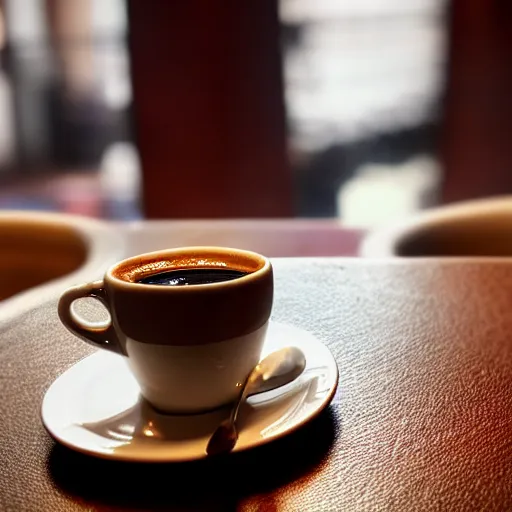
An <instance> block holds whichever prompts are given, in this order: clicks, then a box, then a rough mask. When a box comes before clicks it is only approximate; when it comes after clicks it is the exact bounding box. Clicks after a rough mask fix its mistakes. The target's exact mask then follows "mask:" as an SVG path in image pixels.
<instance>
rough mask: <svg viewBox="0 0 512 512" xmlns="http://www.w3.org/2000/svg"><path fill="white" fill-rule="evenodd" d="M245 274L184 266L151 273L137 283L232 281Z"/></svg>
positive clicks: (176, 284) (177, 283)
mask: <svg viewBox="0 0 512 512" xmlns="http://www.w3.org/2000/svg"><path fill="white" fill-rule="evenodd" d="M247 274H248V272H241V271H240V270H232V269H229V268H184V269H179V270H167V271H165V272H159V273H158V274H151V275H150V276H146V277H143V278H142V279H139V280H137V283H141V284H157V285H163V286H190V285H195V284H210V283H221V282H223V281H232V280H233V279H238V278H239V277H243V276H245V275H247Z"/></svg>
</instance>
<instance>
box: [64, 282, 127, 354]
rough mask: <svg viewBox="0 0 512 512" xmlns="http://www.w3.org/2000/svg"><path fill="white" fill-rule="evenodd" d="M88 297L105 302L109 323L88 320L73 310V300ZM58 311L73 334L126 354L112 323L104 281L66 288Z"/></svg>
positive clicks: (91, 342)
mask: <svg viewBox="0 0 512 512" xmlns="http://www.w3.org/2000/svg"><path fill="white" fill-rule="evenodd" d="M87 297H92V298H94V299H97V300H99V301H100V302H101V303H102V304H103V306H105V308H106V309H107V311H108V312H109V314H110V320H109V322H108V323H107V324H104V323H102V324H98V323H95V322H88V321H87V320H84V319H83V318H80V317H79V316H77V315H76V313H75V312H74V311H73V308H72V305H73V302H75V300H77V299H83V298H87ZM58 313H59V318H60V321H61V322H62V323H63V324H64V325H65V326H66V327H67V328H68V329H69V330H70V331H71V332H72V333H73V334H75V335H76V336H78V337H79V338H80V339H82V340H83V341H85V342H86V343H89V344H90V345H93V346H95V347H99V348H104V349H106V350H110V351H111V352H115V353H116V354H122V355H126V354H125V352H124V350H123V349H122V346H121V343H120V342H119V338H118V336H117V334H116V332H115V330H114V326H113V325H112V312H111V311H110V308H109V306H108V301H107V292H106V290H105V285H104V284H103V281H95V282H94V283H87V284H82V285H79V286H74V287H73V288H69V289H68V290H66V291H65V292H64V293H63V294H62V296H61V298H60V300H59V306H58Z"/></svg>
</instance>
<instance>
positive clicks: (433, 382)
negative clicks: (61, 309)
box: [0, 258, 512, 512]
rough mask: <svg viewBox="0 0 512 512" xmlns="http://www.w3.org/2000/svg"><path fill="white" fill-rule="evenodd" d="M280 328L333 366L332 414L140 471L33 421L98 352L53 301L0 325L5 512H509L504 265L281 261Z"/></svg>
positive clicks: (510, 346) (511, 382)
mask: <svg viewBox="0 0 512 512" xmlns="http://www.w3.org/2000/svg"><path fill="white" fill-rule="evenodd" d="M274 266H275V277H276V299H275V309H274V312H273V317H274V318H275V319H276V320H278V321H281V322H286V323H289V324H293V325H296V326H299V327H301V328H304V329H306V330H309V331H311V332H312V333H314V334H315V335H316V336H318V337H319V338H320V339H321V340H322V341H323V342H324V343H326V344H327V345H328V346H329V347H330V349H331V350H332V352H333V354H334V355H335V357H336V360H337V363H338V365H339V370H340V384H339V388H338V391H337V393H336V396H335V398H334V400H333V402H332V404H331V406H330V407H329V408H328V409H327V410H325V411H324V412H323V413H322V414H321V415H320V416H319V417H318V418H317V419H316V420H314V421H313V422H311V423H310V424H309V425H307V426H305V427H304V428H302V429H300V430H299V431H297V432H296V433H294V434H292V435H290V436H288V437H286V438H285V439H282V440H279V441H276V442H273V443H270V444H269V445H267V446H264V447H261V448H258V449H255V450H252V451H249V452H246V453H241V454H236V455H233V456H230V457H228V458H226V459H225V460H206V461H202V462H196V463H188V464H179V465H172V464H163V465H144V464H132V463H119V462H113V461H105V460H98V459H95V458H92V457H87V456H85V455H80V454H78V453H75V452H73V451H71V450H69V449H66V448H64V447H62V446H60V445H58V444H56V443H55V442H54V441H53V440H52V439H51V438H50V437H49V436H48V434H47V433H46V431H45V429H44V428H43V426H42V424H41V421H40V417H39V409H40V406H41V401H42V399H43V396H44V393H45V391H46V389H47V388H48V387H49V386H50V384H51V383H52V381H53V380H54V379H55V378H56V377H57V376H58V375H59V374H61V373H62V372H63V371H65V370H66V369H67V368H68V367H70V366H71V365H72V364H73V363H75V362H76V361H77V360H79V359H81V358H83V357H84V356H86V355H87V354H89V353H91V352H92V351H93V349H92V348H91V347H89V346H88V345H86V344H84V343H82V342H80V341H79V340H77V339H76V338H74V337H73V336H72V335H71V334H69V333H68V332H67V331H66V330H65V329H64V327H62V326H61V325H60V324H59V321H58V318H57V314H56V310H55V304H56V297H53V296H52V297H48V298H47V300H46V302H45V303H44V304H41V305H40V306H38V307H36V308H35V309H33V310H31V311H29V312H25V313H23V314H22V315H20V316H13V317H12V318H10V319H9V320H7V321H5V322H4V323H3V324H2V325H1V326H0V382H1V386H2V388H1V389H2V400H1V401H0V417H1V418H2V428H1V429H0V463H1V467H2V470H1V471H0V510H6V511H8V510H15V511H25V510H26V511H40V510H51V511H54V512H60V511H79V510H94V511H103V510H105V511H106V510H108V511H112V510H114V511H117V510H123V511H131V510H134V511H135V510H180V511H188V510H205V511H214V510H218V511H229V510H238V511H261V510H265V511H266V510H269V511H284V512H287V511H318V512H328V511H340V510H357V511H360V510H397V511H403V510H408V511H416V510H440V511H441V510H451V511H458V510H461V511H462V510H464V511H465V510H496V511H498V510H500V511H502V510H511V509H512V443H511V436H512V391H511V390H512V341H511V336H510V333H511V332H512V315H510V311H511V309H512V267H511V266H510V265H509V264H507V263H496V264H492V263H490V264H481V263H477V262H473V263H467V264H460V263H454V262H444V263H443V262H439V261H437V262H436V261H431V262H417V261H416V262H407V261H402V262H396V261H388V262H386V261H380V262H376V261H369V260H355V259H343V258H305V259H300V258H297V259H275V260H274Z"/></svg>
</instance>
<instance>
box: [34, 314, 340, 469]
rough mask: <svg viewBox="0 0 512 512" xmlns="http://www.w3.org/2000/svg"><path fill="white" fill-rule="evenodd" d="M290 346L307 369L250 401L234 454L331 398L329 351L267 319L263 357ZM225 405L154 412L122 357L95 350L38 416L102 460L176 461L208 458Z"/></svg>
mask: <svg viewBox="0 0 512 512" xmlns="http://www.w3.org/2000/svg"><path fill="white" fill-rule="evenodd" d="M290 345H294V346H296V347H299V348H300V349H301V350H302V351H303V352H304V354H305V355H306V360H307V364H306V369H305V370H304V372H303V373H302V375H301V376H300V377H299V378H298V379H297V380H295V381H294V382H291V383H289V384H287V385H286V386H283V387H281V388H279V389H275V390H273V391H268V392H267V393H262V394H259V395H255V396H253V397H251V398H249V401H248V403H247V404H245V405H244V407H243V408H242V410H241V413H240V419H239V422H238V426H239V430H240V438H239V440H238V443H237V445H236V447H235V449H234V451H242V450H247V449H248V448H253V447H255V446H258V445H261V444H265V443H268V442H269V441H271V440H273V439H277V438H280V437H283V436H285V435H286V434H288V433H290V432H293V431H294V430H296V429H297V428H298V427H300V426H301V425H303V424H305V423H307V422H308V421H310V420H311V419H312V418H314V417H315V416H317V415H318V414H319V413H320V411H322V410H323V409H324V408H325V407H326V406H327V405H328V404H329V403H330V401H331V400H332V398H333V396H334V393H335V391H336V387H337V384H338V368H337V366H336V362H335V360H334V358H333V356H332V354H331V352H330V351H329V349H328V348H327V347H326V346H325V345H324V344H323V343H322V342H320V341H319V340H318V339H316V338H315V337H314V336H313V335H311V334H310V333H307V332H305V331H303V330H300V329H298V328H296V327H292V326H289V325H284V324H279V323H275V322H271V323H270V326H269V330H268V335H267V339H266V341H265V346H264V349H263V356H265V355H266V354H267V353H269V352H272V351H274V350H276V349H278V348H281V347H284V346H290ZM227 413H228V409H226V408H224V409H220V410H216V411H213V412H210V413H207V414H198V415H186V416H171V415H163V414H159V413H157V412H156V411H155V410H154V409H153V408H152V407H151V406H149V405H148V404H147V402H145V401H144V400H143V399H141V398H140V395H139V387H138V385H137V383H136V381H135V379H134V378H133V376H132V375H131V373H130V371H129V370H128V366H127V364H126V360H125V359H124V358H123V357H122V356H118V355H115V354H112V353H109V352H107V351H103V350H101V351H99V352H96V353H95V354H93V355H91V356H89V357H87V358H86V359H83V360H82V361H80V362H79V363H77V364H75V365H74V366H73V367H71V368H70V369H69V370H67V371H66V372H65V373H64V374H62V375H61V376H60V377H58V378H57V380H55V382H54V383H53V384H52V385H51V386H50V388H49V389H48V391H47V392H46V395H45V397H44V400H43V405H42V410H41V414H42V419H43V423H44V425H45V427H46V428H47V429H48V431H49V433H50V434H51V435H52V436H53V437H54V438H55V439H56V440H57V441H59V442H61V443H62V444H64V445H65V446H68V447H69V448H72V449H74V450H77V451H79V452H83V453H87V454H90V455H95V456H97V457H102V458H106V459H116V460H129V461H140V462H182V461H189V460H196V459H201V458H204V457H206V452H205V449H206V444H207V442H208V439H209V437H210V435H211V434H212V432H213V431H214V430H215V428H216V427H217V426H218V424H219V423H220V422H221V421H222V420H223V419H224V418H226V416H227Z"/></svg>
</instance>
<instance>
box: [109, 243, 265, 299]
mask: <svg viewBox="0 0 512 512" xmlns="http://www.w3.org/2000/svg"><path fill="white" fill-rule="evenodd" d="M187 252H191V253H192V252H210V253H212V252H213V253H217V254H219V256H222V255H228V254H233V253H235V254H237V255H241V256H245V257H246V258H250V259H252V260H257V261H258V262H259V263H261V266H260V267H259V268H258V269H256V270H255V271H253V272H249V273H247V274H246V275H243V276H241V277H239V278H237V279H232V280H229V281H221V282H217V283H204V284H199V285H194V286H162V285H158V284H148V283H138V282H133V281H126V280H124V279H121V278H120V277H118V276H116V275H115V274H114V272H115V271H116V270H118V269H119V268H121V267H123V266H127V265H129V264H140V263H143V261H144V260H149V259H152V258H155V257H156V256H160V257H163V258H165V257H172V256H173V255H176V256H178V255H183V254H184V253H187ZM271 267H272V265H271V263H270V260H269V259H268V258H267V257H266V256H263V255H262V254H259V253H256V252H253V251H247V250H245V249H236V248H233V247H224V246H208V245H205V246H185V247H175V248H170V249H162V250H157V251H151V252H146V253H141V254H137V255H135V256H131V257H129V258H125V259H123V260H121V261H118V262H117V263H114V264H113V265H112V266H111V267H110V268H109V269H108V270H107V271H106V273H105V281H108V282H110V283H111V284H114V285H116V286H118V287H121V288H124V289H125V290H130V289H131V290H132V291H135V290H139V291H142V290H147V291H149V290H151V291H152V292H157V293H192V292H197V291H198V290H218V289H223V288H233V287H237V286H240V285H241V284H242V283H248V282H251V281H254V280H256V279H259V278H260V277H261V276H263V275H264V274H266V273H268V272H269V271H270V269H271Z"/></svg>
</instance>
